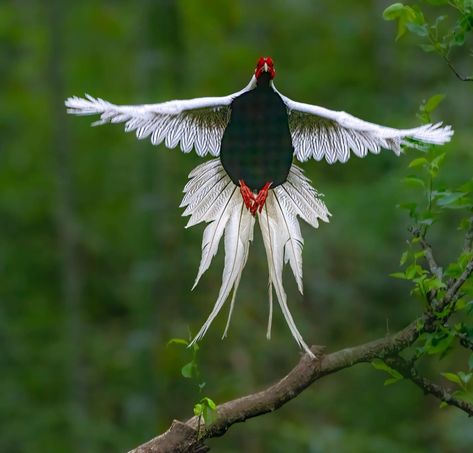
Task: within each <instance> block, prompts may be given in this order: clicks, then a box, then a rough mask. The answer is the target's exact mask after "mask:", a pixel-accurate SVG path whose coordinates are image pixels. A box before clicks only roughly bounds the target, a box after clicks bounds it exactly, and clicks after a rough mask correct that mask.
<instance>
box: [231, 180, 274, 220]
mask: <svg viewBox="0 0 473 453" xmlns="http://www.w3.org/2000/svg"><path fill="white" fill-rule="evenodd" d="M238 182H239V183H240V192H241V196H242V198H243V202H244V203H245V206H246V208H247V209H248V211H250V213H251V215H256V212H261V211H262V210H263V206H264V204H265V202H266V198H267V197H268V191H269V189H270V187H271V184H272V182H267V183H266V184H265V185H264V186H263V188H262V189H261V190H260V191H259V192H258V194H257V195H255V194H254V193H253V192H252V191H251V189H250V188H249V187H248V186H247V185H246V184H245V181H243V180H242V179H240V180H239V181H238Z"/></svg>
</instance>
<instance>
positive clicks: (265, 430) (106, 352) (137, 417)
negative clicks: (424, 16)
mask: <svg viewBox="0 0 473 453" xmlns="http://www.w3.org/2000/svg"><path fill="white" fill-rule="evenodd" d="M388 3H389V2H385V1H374V0H373V1H361V2H360V1H355V0H348V1H343V2H334V1H328V0H327V1H310V0H297V1H295V0H272V1H255V0H245V1H238V2H227V1H225V2H224V1H190V0H188V1H185V0H181V1H172V0H168V1H151V0H138V1H133V2H131V1H128V2H125V1H92V0H84V1H77V2H66V1H64V2H61V1H59V0H56V1H49V2H40V1H34V0H24V1H7V2H2V3H1V4H0V131H1V133H0V344H1V346H0V347H1V350H0V392H1V394H0V451H2V452H9V453H15V452H40V453H42V452H48V453H49V452H119V451H127V450H128V449H130V448H132V447H134V446H136V445H138V444H140V443H142V442H143V441H145V440H147V439H149V438H151V437H153V436H154V435H156V434H157V433H159V432H161V431H163V430H164V429H166V428H167V427H168V426H169V424H170V422H171V421H172V419H173V418H179V419H181V420H184V419H186V418H187V417H189V416H190V415H191V414H192V407H193V405H194V403H195V402H196V401H197V400H198V399H200V396H199V394H198V391H197V390H196V387H195V385H194V384H193V383H192V382H190V381H189V380H186V379H184V378H183V377H182V376H181V375H180V367H181V366H182V365H183V364H184V363H186V361H188V360H189V358H190V356H189V352H188V351H183V350H182V349H180V348H178V347H176V346H172V347H166V342H167V341H168V340H169V339H170V338H172V337H187V335H188V329H189V328H190V329H191V330H192V331H193V332H196V331H197V329H198V328H199V327H200V326H201V324H202V323H203V321H204V320H205V319H206V317H207V315H208V313H209V312H210V310H211V307H212V305H213V303H214V301H215V298H216V296H217V293H218V288H219V283H220V276H221V271H222V256H221V253H220V254H219V256H218V257H217V259H216V260H215V262H214V263H213V264H212V266H211V269H210V270H209V271H208V272H207V274H206V276H205V277H204V279H203V280H202V282H201V283H200V284H199V287H198V288H197V289H196V290H195V291H194V292H190V288H191V286H192V284H193V280H194V277H195V274H196V271H197V267H198V263H199V259H200V242H201V235H202V231H203V226H197V227H194V228H192V229H190V230H185V229H184V225H185V223H186V220H185V219H184V218H182V217H181V212H182V210H180V209H179V208H178V205H179V203H180V199H181V196H182V193H181V191H182V187H183V186H184V184H185V183H186V179H187V174H188V173H189V171H190V170H191V169H192V168H193V167H194V166H195V165H196V164H197V163H199V162H202V160H201V159H199V158H198V157H197V156H195V155H194V154H193V153H192V154H189V155H183V154H181V153H180V152H179V151H178V150H172V151H169V150H167V149H165V148H164V147H162V146H160V147H158V148H157V149H156V148H154V147H153V146H152V145H151V144H150V143H149V142H148V141H144V142H138V141H137V140H136V139H135V138H134V136H133V135H131V134H130V135H126V134H125V133H123V131H122V129H123V128H122V126H107V127H102V128H90V127H89V123H90V121H89V119H81V118H73V117H66V115H65V109H64V107H63V100H64V98H65V97H67V96H70V95H83V94H84V93H85V92H87V93H90V94H92V95H95V96H100V97H103V98H105V99H107V100H110V101H111V102H115V103H130V104H131V103H144V102H146V103H151V102H159V101H164V100H168V99H173V98H189V97H199V96H212V95H224V94H228V93H232V92H235V91H237V90H239V89H240V88H242V87H243V86H244V85H246V83H247V82H248V80H249V78H250V76H251V74H252V71H253V69H254V65H255V62H256V60H257V58H258V57H259V56H260V55H270V56H272V57H273V59H274V60H275V65H276V70H277V76H276V80H275V82H276V84H277V87H278V89H279V90H280V91H281V92H283V93H284V94H286V95H287V96H289V97H291V98H293V99H296V100H301V101H305V102H311V103H316V104H319V105H323V106H326V107H328V108H332V109H336V110H346V111H348V112H350V113H352V114H355V115H357V116H359V117H362V118H364V119H366V120H371V121H374V122H378V123H381V124H387V125H392V126H395V127H412V126H415V125H417V124H418V120H417V119H416V117H415V112H416V111H417V108H418V105H419V104H420V102H421V101H422V100H423V99H425V98H428V97H430V96H431V95H433V94H436V93H439V92H440V93H446V94H447V98H446V100H445V101H444V102H443V103H442V105H441V107H440V108H439V110H438V111H437V112H436V114H435V119H436V120H438V119H444V120H445V121H447V122H448V123H450V124H453V125H454V127H455V129H456V135H455V138H454V142H453V144H452V145H449V146H450V148H451V149H452V152H451V153H450V155H449V158H448V160H447V162H446V165H445V167H446V168H445V173H444V175H443V179H444V180H445V181H447V182H450V183H460V182H462V181H463V179H465V178H466V177H471V168H472V164H473V160H472V157H471V141H472V139H473V134H472V132H471V129H470V125H471V121H472V120H471V118H472V113H473V103H472V97H471V85H465V84H461V82H459V81H457V80H456V79H455V78H454V76H453V75H452V74H451V73H450V72H449V70H448V68H447V67H446V66H445V65H444V64H443V63H442V61H440V59H439V58H438V57H435V56H434V55H425V54H423V53H422V52H421V50H420V49H418V48H416V47H415V46H414V45H412V43H409V39H407V40H405V41H401V42H400V43H398V44H395V43H394V40H393V37H394V35H395V30H394V28H395V26H394V24H393V23H386V22H384V21H383V20H382V19H381V13H382V10H383V8H384V7H385V6H387V4H388ZM456 58H458V63H459V65H460V67H461V66H462V65H464V66H465V67H468V66H467V65H468V62H467V60H465V61H462V60H461V56H456ZM407 162H408V159H407V158H406V157H401V158H399V159H397V158H395V156H394V154H392V153H390V152H385V153H383V154H382V155H380V156H368V157H367V158H365V159H364V160H360V159H357V158H353V159H352V160H350V161H349V163H347V164H346V165H340V164H338V165H334V166H329V165H327V164H325V163H316V162H309V163H307V164H305V165H304V168H305V169H306V171H307V174H308V175H309V176H310V177H311V178H312V180H313V182H314V186H315V187H316V188H317V189H318V190H320V191H321V192H323V193H325V194H326V197H325V201H326V203H327V205H328V207H329V209H330V210H331V212H332V213H333V217H332V221H331V223H330V224H328V225H327V224H323V225H321V227H320V229H319V230H317V231H314V230H312V229H310V228H309V227H304V228H303V234H304V237H305V249H304V276H305V277H304V278H305V283H304V288H305V294H304V296H303V297H301V296H300V295H299V294H298V293H297V290H296V287H295V284H294V282H293V280H292V278H291V276H290V275H289V271H287V272H286V274H287V277H288V278H287V279H286V287H287V290H288V297H289V302H290V307H291V308H292V312H293V315H294V318H295V320H296V322H297V325H298V327H299V329H300V330H301V332H302V335H303V336H304V338H305V340H306V341H307V342H308V343H311V344H324V345H327V346H328V349H329V350H335V349H337V348H339V347H343V346H347V345H351V344H355V343H359V342H363V341H368V340H370V339H374V338H376V337H378V336H382V335H384V334H385V333H386V331H387V330H388V331H394V330H396V329H398V328H401V327H402V326H404V325H405V324H406V323H407V322H409V321H410V320H411V319H413V318H414V317H415V316H416V315H417V314H418V313H420V312H421V310H422V307H421V306H420V303H419V302H417V301H416V300H415V299H413V298H411V297H410V296H409V285H408V284H407V283H404V282H402V281H400V280H395V279H392V278H390V277H388V274H389V273H390V272H395V271H396V270H397V268H398V263H399V256H400V251H401V250H402V248H403V247H404V241H405V238H406V237H407V235H408V233H407V231H406V228H407V225H408V223H407V218H406V217H407V216H406V215H405V214H404V212H402V211H401V210H399V209H396V207H395V206H396V204H397V203H399V202H400V201H402V200H404V199H406V197H410V196H411V193H410V192H409V191H408V190H407V189H406V188H405V187H404V186H403V185H402V184H401V183H400V179H401V178H402V177H403V176H405V175H406V174H407V170H406V166H407ZM456 220H457V219H456V218H452V219H447V221H446V222H445V225H442V226H439V227H438V228H437V230H436V231H437V236H436V237H434V238H433V242H434V244H435V246H436V247H437V254H438V255H439V257H440V259H449V258H451V257H453V256H454V255H455V254H456V251H457V247H459V245H460V240H459V238H458V237H457V232H456V230H455V228H456ZM261 242H262V241H261V237H260V235H259V233H257V234H256V237H255V243H254V246H252V248H251V252H250V259H249V262H248V264H247V267H246V269H245V272H244V274H243V278H242V284H241V287H240V293H239V297H238V300H237V305H236V307H235V313H234V317H233V323H232V326H231V329H230V336H229V338H228V339H226V340H224V341H221V340H220V336H221V333H222V331H223V327H224V323H225V315H224V314H223V313H222V314H221V315H220V316H219V317H218V319H217V320H216V321H215V322H214V324H213V325H212V327H211V329H210V330H209V332H208V334H207V336H206V337H205V339H204V340H203V342H202V343H201V347H202V348H201V351H200V358H199V363H200V366H201V371H202V380H204V381H206V382H207V385H206V388H205V389H204V393H205V395H207V396H209V397H211V398H213V399H214V400H215V401H216V402H217V403H220V402H224V401H225V400H228V399H231V398H235V397H237V396H241V395H243V394H246V393H248V392H252V391H255V390H258V389H261V388H263V387H264V386H266V385H268V384H269V383H272V382H274V381H275V380H276V379H278V378H279V377H281V376H282V375H283V374H284V373H285V372H286V371H288V370H289V369H290V368H291V367H292V366H293V365H294V364H295V362H296V361H297V360H298V356H299V351H298V349H297V346H296V344H295V342H294V341H293V339H292V337H291V335H290V332H289V330H288V328H287V326H286V325H285V322H284V320H283V319H282V316H281V314H280V312H279V310H277V311H276V312H275V323H274V324H275V325H274V330H273V339H272V340H271V341H266V339H265V329H266V320H267V311H268V304H267V291H266V283H267V266H266V258H265V256H264V249H263V247H262V243H261ZM448 360H449V361H450V362H449V363H440V364H439V367H442V368H450V369H455V360H456V358H455V357H450V358H449V359H448ZM444 362H445V361H444ZM436 366H437V362H435V363H434V364H433V368H434V375H435V367H436ZM384 379H385V375H384V374H383V373H382V372H380V371H376V370H374V369H373V368H372V367H371V366H370V365H359V366H357V367H355V368H353V369H349V370H346V371H343V372H341V373H338V374H337V375H334V376H330V377H328V378H326V379H324V380H322V381H320V382H318V383H317V384H316V385H315V386H314V387H313V388H311V389H309V390H308V391H306V392H305V393H304V394H302V395H301V396H300V397H299V398H298V399H296V400H295V401H293V402H291V403H290V404H288V405H287V406H286V407H284V408H283V409H281V410H279V411H278V412H277V413H274V414H270V415H267V416H265V417H261V418H258V419H254V420H251V421H248V422H247V423H245V424H244V425H239V426H234V427H233V428H231V430H230V431H229V432H228V434H227V435H225V437H224V438H222V439H215V440H212V441H210V442H209V444H210V445H211V446H213V447H214V449H215V451H219V452H233V451H246V452H248V453H252V452H260V451H271V452H287V451H294V452H299V451H301V452H305V451H310V452H325V451H337V452H363V453H364V452H381V451H382V452H399V451H405V452H423V451H431V452H461V451H467V450H468V449H469V446H471V444H472V443H473V431H472V430H471V424H469V421H468V419H467V417H466V416H465V415H464V414H462V413H460V412H458V411H456V410H455V409H451V408H449V409H443V410H440V409H438V402H437V401H436V400H433V399H432V398H430V397H424V396H423V395H422V394H421V392H420V391H419V390H418V389H417V388H415V387H414V386H413V385H412V384H409V383H408V382H400V383H398V384H396V385H394V386H391V387H387V388H385V387H383V381H384Z"/></svg>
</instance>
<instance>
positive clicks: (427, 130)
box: [280, 94, 453, 164]
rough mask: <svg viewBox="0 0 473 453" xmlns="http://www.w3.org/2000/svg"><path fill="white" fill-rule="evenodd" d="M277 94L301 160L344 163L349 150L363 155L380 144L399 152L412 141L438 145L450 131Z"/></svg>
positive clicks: (297, 155) (378, 150)
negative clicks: (402, 124)
mask: <svg viewBox="0 0 473 453" xmlns="http://www.w3.org/2000/svg"><path fill="white" fill-rule="evenodd" d="M280 95H281V94H280ZM281 98H282V99H283V101H284V102H285V104H286V106H287V108H288V115H289V129H290V131H291V136H292V144H293V146H294V155H295V156H296V158H297V159H298V160H300V161H301V162H304V161H306V160H308V159H311V158H313V159H315V160H322V159H323V158H325V159H326V161H327V162H328V163H329V164H332V163H335V162H337V161H338V162H342V163H344V162H346V161H347V160H348V159H349V158H350V152H353V153H355V155H357V156H358V157H365V156H366V155H367V154H368V152H371V153H373V154H378V153H379V152H380V151H381V149H382V148H386V149H390V150H392V151H394V152H395V153H396V154H397V155H399V154H400V153H401V145H406V144H411V145H414V146H415V144H416V142H424V143H432V144H435V145H441V144H443V143H446V142H448V141H450V138H451V136H452V135H453V130H452V128H451V127H450V126H442V123H437V124H426V125H424V126H420V127H416V128H414V129H393V128H391V127H385V126H379V125H377V124H373V123H369V122H367V121H363V120H360V119H359V118H356V117H354V116H352V115H350V114H348V113H345V112H335V111H333V110H328V109H326V108H323V107H319V106H316V105H310V104H304V103H302V102H295V101H292V100H291V99H289V98H287V97H285V96H283V95H281Z"/></svg>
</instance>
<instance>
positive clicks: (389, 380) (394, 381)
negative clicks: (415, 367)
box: [384, 376, 402, 386]
mask: <svg viewBox="0 0 473 453" xmlns="http://www.w3.org/2000/svg"><path fill="white" fill-rule="evenodd" d="M400 380H402V376H401V377H400V378H395V377H392V378H389V379H386V380H385V381H384V385H386V386H387V385H392V384H395V383H396V382H399V381H400Z"/></svg>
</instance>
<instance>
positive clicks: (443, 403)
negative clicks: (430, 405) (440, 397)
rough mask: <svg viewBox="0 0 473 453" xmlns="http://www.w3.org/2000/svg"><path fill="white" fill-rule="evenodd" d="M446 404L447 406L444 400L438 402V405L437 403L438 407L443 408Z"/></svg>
mask: <svg viewBox="0 0 473 453" xmlns="http://www.w3.org/2000/svg"><path fill="white" fill-rule="evenodd" d="M447 406H448V404H447V403H446V402H445V401H442V402H441V403H440V405H439V408H440V409H443V408H445V407H447Z"/></svg>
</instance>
